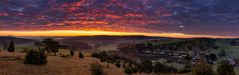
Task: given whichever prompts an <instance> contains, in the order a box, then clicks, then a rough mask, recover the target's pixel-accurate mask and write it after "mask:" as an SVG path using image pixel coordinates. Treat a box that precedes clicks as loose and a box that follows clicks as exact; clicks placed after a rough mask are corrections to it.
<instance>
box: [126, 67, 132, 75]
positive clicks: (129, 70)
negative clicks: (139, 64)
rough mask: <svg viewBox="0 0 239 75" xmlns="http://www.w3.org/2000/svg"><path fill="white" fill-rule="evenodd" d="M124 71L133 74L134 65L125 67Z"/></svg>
mask: <svg viewBox="0 0 239 75" xmlns="http://www.w3.org/2000/svg"><path fill="white" fill-rule="evenodd" d="M124 73H125V74H128V75H132V74H133V67H132V66H127V67H126V68H125V69H124Z"/></svg>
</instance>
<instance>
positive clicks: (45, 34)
mask: <svg viewBox="0 0 239 75" xmlns="http://www.w3.org/2000/svg"><path fill="white" fill-rule="evenodd" d="M0 36H20V37H54V36H55V37H57V36H58V37H70V36H151V37H169V38H239V36H238V37H237V36H216V35H196V34H184V33H144V32H117V31H83V30H47V31H40V30H36V31H7V30H6V31H0Z"/></svg>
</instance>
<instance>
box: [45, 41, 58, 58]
mask: <svg viewBox="0 0 239 75" xmlns="http://www.w3.org/2000/svg"><path fill="white" fill-rule="evenodd" d="M42 42H43V43H44V45H45V50H47V52H53V53H54V55H56V53H57V52H58V50H59V48H60V44H59V42H57V41H55V40H53V39H44V40H43V41H42Z"/></svg>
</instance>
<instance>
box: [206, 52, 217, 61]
mask: <svg viewBox="0 0 239 75" xmlns="http://www.w3.org/2000/svg"><path fill="white" fill-rule="evenodd" d="M208 58H209V59H210V60H212V61H215V60H217V55H216V54H214V53H211V54H209V56H208Z"/></svg>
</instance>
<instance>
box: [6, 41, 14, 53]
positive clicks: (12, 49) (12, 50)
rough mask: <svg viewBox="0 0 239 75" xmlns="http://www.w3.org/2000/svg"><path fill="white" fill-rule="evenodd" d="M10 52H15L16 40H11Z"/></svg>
mask: <svg viewBox="0 0 239 75" xmlns="http://www.w3.org/2000/svg"><path fill="white" fill-rule="evenodd" d="M7 50H8V52H14V51H15V46H14V42H13V41H10V44H9V46H8V49H7Z"/></svg>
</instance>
